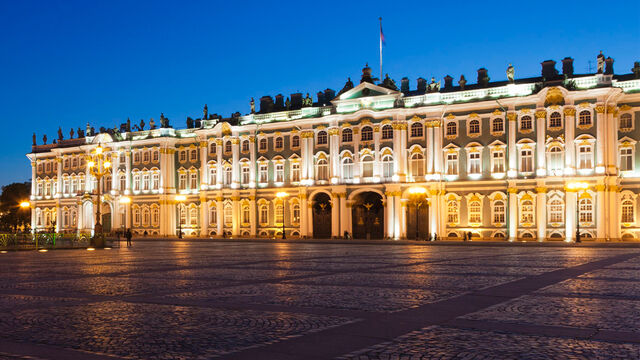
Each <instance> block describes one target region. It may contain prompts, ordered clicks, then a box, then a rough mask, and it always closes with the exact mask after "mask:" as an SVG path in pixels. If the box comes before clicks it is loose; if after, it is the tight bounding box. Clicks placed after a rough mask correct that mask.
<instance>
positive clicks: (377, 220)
mask: <svg viewBox="0 0 640 360" xmlns="http://www.w3.org/2000/svg"><path fill="white" fill-rule="evenodd" d="M353 201H354V202H353V206H352V207H351V211H352V213H351V214H352V217H351V218H352V229H353V238H354V239H382V238H384V206H383V205H382V196H381V195H380V194H378V193H377V192H373V191H365V192H361V193H358V194H357V195H355V196H354V198H353Z"/></svg>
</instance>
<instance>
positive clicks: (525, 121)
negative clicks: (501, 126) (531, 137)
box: [520, 115, 533, 130]
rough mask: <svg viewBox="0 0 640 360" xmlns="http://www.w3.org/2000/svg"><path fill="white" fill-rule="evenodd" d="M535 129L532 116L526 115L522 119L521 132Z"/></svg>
mask: <svg viewBox="0 0 640 360" xmlns="http://www.w3.org/2000/svg"><path fill="white" fill-rule="evenodd" d="M532 128H533V122H532V121H531V116H529V115H525V116H523V117H521V118H520V130H531V129H532Z"/></svg>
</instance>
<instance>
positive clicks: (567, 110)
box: [564, 108, 576, 116]
mask: <svg viewBox="0 0 640 360" xmlns="http://www.w3.org/2000/svg"><path fill="white" fill-rule="evenodd" d="M564 115H565V116H576V109H575V108H564Z"/></svg>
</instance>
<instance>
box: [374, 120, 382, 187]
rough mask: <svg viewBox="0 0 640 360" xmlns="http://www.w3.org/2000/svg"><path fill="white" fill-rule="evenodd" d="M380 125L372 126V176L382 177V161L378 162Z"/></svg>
mask: <svg viewBox="0 0 640 360" xmlns="http://www.w3.org/2000/svg"><path fill="white" fill-rule="evenodd" d="M380 135H381V134H380V126H378V125H376V126H375V127H374V128H373V177H374V178H382V163H381V162H380Z"/></svg>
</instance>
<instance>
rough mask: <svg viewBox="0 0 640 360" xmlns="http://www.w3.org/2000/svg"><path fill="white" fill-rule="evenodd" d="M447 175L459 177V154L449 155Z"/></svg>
mask: <svg viewBox="0 0 640 360" xmlns="http://www.w3.org/2000/svg"><path fill="white" fill-rule="evenodd" d="M446 174H447V175H458V154H457V153H448V154H447V161H446Z"/></svg>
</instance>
